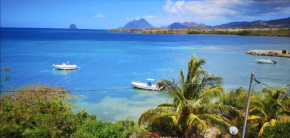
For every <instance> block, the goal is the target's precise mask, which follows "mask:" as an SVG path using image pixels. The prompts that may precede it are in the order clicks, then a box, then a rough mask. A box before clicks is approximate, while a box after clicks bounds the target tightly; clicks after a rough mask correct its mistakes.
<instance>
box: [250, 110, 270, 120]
mask: <svg viewBox="0 0 290 138" xmlns="http://www.w3.org/2000/svg"><path fill="white" fill-rule="evenodd" d="M249 115H253V116H259V117H261V118H267V114H266V113H265V111H264V110H263V109H261V108H253V109H251V110H250V112H249Z"/></svg>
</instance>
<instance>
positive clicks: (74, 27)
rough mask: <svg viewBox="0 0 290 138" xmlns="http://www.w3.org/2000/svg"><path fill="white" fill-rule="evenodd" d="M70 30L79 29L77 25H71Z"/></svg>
mask: <svg viewBox="0 0 290 138" xmlns="http://www.w3.org/2000/svg"><path fill="white" fill-rule="evenodd" d="M69 29H78V28H77V26H76V25H75V24H71V25H70V26H69Z"/></svg>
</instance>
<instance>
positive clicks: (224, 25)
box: [214, 22, 249, 28]
mask: <svg viewBox="0 0 290 138" xmlns="http://www.w3.org/2000/svg"><path fill="white" fill-rule="evenodd" d="M247 23H249V22H230V23H226V24H221V25H217V26H214V27H226V28H228V27H237V26H241V25H244V24H247Z"/></svg>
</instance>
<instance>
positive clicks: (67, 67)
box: [52, 62, 79, 70]
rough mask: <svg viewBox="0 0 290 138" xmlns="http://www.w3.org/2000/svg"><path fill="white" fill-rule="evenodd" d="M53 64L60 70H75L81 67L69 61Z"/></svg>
mask: <svg viewBox="0 0 290 138" xmlns="http://www.w3.org/2000/svg"><path fill="white" fill-rule="evenodd" d="M52 66H53V67H55V68H57V69H59V70H75V69H78V68H79V67H78V66H77V65H70V64H69V62H67V63H62V64H61V65H57V64H52Z"/></svg>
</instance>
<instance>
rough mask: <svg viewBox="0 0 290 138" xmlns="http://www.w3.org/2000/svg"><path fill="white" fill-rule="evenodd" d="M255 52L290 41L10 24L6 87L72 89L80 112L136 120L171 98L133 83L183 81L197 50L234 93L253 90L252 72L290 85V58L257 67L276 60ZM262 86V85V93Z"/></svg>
mask: <svg viewBox="0 0 290 138" xmlns="http://www.w3.org/2000/svg"><path fill="white" fill-rule="evenodd" d="M253 49H273V50H281V49H290V38H279V37H251V36H231V35H157V34H130V33H110V32H108V31H107V30H66V29H21V28H17V29H13V28H2V29H1V67H4V66H6V67H10V68H11V69H12V72H11V73H9V74H8V75H10V76H11V80H10V81H9V82H3V83H2V85H3V87H4V90H8V89H9V87H14V88H15V87H21V86H25V85H28V84H32V83H34V84H35V83H38V82H41V83H45V84H49V85H57V86H64V87H65V88H67V89H70V90H71V91H72V93H74V94H75V95H76V98H75V101H74V102H75V104H76V105H77V106H78V108H77V109H76V110H79V109H82V108H85V109H86V110H87V111H88V112H89V113H91V114H96V115H97V117H98V118H99V119H101V120H106V121H116V120H120V119H125V118H127V117H129V118H131V119H134V120H136V119H137V118H138V117H139V115H140V114H141V113H142V112H143V111H145V110H146V109H149V108H152V107H155V106H157V105H159V104H160V103H164V102H169V101H170V100H169V99H168V98H167V96H166V95H165V94H163V93H159V92H153V91H144V90H137V89H132V86H131V84H130V82H131V81H132V80H137V81H146V78H155V79H157V80H158V79H170V78H172V77H175V78H178V75H179V72H180V69H181V68H183V69H184V70H186V69H187V62H188V60H189V59H190V57H191V56H192V55H196V56H197V57H199V58H202V57H203V58H205V59H206V62H207V63H206V65H205V66H204V67H203V68H204V69H205V70H207V71H208V72H210V73H211V74H214V75H217V76H220V77H223V78H224V85H223V86H224V87H225V89H227V90H232V89H236V88H238V87H244V88H245V89H248V85H249V77H250V74H251V72H252V71H255V72H256V77H257V78H258V79H259V80H260V81H262V82H263V83H265V84H267V85H269V86H270V87H273V88H278V87H283V86H286V85H287V84H290V81H289V79H290V58H280V57H271V59H272V60H275V61H277V63H278V64H276V65H269V64H257V63H256V60H257V59H268V58H269V57H258V56H251V55H246V54H244V53H245V52H246V51H248V50H253ZM67 61H69V62H70V63H71V64H76V65H78V66H79V67H80V69H79V70H74V71H59V70H53V68H52V64H61V63H63V62H67ZM1 75H2V77H3V76H4V75H5V74H1ZM261 77H263V78H274V79H286V80H287V79H288V81H286V80H269V79H262V78H261ZM261 87H262V86H261V85H255V90H259V89H261ZM81 95H83V97H81Z"/></svg>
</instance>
